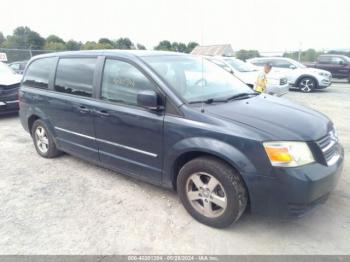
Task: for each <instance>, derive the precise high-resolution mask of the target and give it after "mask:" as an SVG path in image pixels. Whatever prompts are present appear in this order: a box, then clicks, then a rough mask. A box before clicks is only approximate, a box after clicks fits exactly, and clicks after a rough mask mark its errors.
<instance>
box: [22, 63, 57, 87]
mask: <svg viewBox="0 0 350 262" xmlns="http://www.w3.org/2000/svg"><path fill="white" fill-rule="evenodd" d="M56 59H57V58H56V57H48V58H41V59H38V60H35V61H33V62H32V63H31V64H30V65H29V68H28V69H27V72H26V74H25V76H24V78H23V85H24V86H29V87H35V88H42V89H47V88H48V87H49V79H50V75H51V73H52V72H53V71H54V68H55V65H56Z"/></svg>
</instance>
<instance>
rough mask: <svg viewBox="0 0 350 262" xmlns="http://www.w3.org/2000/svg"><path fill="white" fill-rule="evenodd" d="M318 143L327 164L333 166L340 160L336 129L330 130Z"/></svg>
mask: <svg viewBox="0 0 350 262" xmlns="http://www.w3.org/2000/svg"><path fill="white" fill-rule="evenodd" d="M317 144H318V146H319V147H320V149H321V151H322V153H323V156H324V158H325V160H326V162H327V165H329V166H331V165H333V164H335V163H336V162H337V161H338V159H339V157H340V154H339V150H338V137H337V135H336V133H335V130H332V131H330V132H329V133H328V134H327V135H326V136H324V137H322V138H321V139H319V140H318V141H317Z"/></svg>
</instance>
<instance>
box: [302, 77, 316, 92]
mask: <svg viewBox="0 0 350 262" xmlns="http://www.w3.org/2000/svg"><path fill="white" fill-rule="evenodd" d="M316 87H317V81H316V80H315V79H314V78H312V77H303V78H302V79H300V80H299V82H298V88H299V89H300V91H301V92H304V93H311V92H312V91H313V90H314V89H315V88H316Z"/></svg>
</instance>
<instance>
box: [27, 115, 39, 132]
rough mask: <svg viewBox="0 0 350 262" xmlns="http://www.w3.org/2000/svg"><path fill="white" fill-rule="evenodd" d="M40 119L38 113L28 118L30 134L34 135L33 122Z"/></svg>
mask: <svg viewBox="0 0 350 262" xmlns="http://www.w3.org/2000/svg"><path fill="white" fill-rule="evenodd" d="M38 119H40V117H39V116H38V115H36V114H33V115H31V116H30V117H29V118H28V130H29V133H30V135H32V128H33V124H34V122H35V121H36V120H38Z"/></svg>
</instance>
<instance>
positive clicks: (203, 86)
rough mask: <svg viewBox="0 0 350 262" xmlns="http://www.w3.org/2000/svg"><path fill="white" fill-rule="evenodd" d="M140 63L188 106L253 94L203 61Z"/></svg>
mask: <svg viewBox="0 0 350 262" xmlns="http://www.w3.org/2000/svg"><path fill="white" fill-rule="evenodd" d="M143 60H145V61H146V62H147V63H148V64H149V65H150V66H151V67H152V68H153V69H154V70H155V71H156V72H157V73H158V74H159V75H160V76H161V77H163V79H164V80H166V81H167V82H168V83H169V84H170V86H171V87H172V88H173V89H174V90H175V91H176V92H177V94H178V95H180V96H181V97H182V98H183V99H184V100H185V101H186V102H188V103H191V102H195V101H205V100H212V101H215V100H225V99H230V98H231V97H233V96H235V95H238V94H242V93H246V94H250V93H252V94H253V93H254V92H253V91H252V90H251V89H250V88H249V87H248V86H247V85H245V84H244V83H243V82H242V81H241V80H239V79H238V78H236V77H234V76H233V75H232V74H230V73H229V72H227V71H226V70H224V69H222V68H221V67H219V66H218V65H216V64H214V63H212V62H210V61H207V60H206V59H205V58H201V57H195V56H190V55H188V56H185V55H184V56H182V55H179V56H177V55H176V56H175V55H173V56H170V55H169V56H146V57H143Z"/></svg>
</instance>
